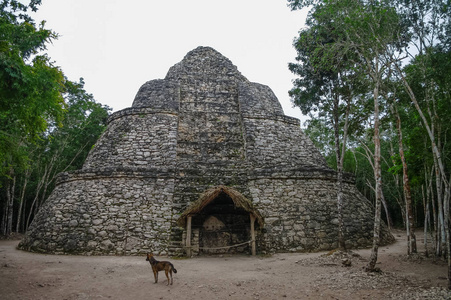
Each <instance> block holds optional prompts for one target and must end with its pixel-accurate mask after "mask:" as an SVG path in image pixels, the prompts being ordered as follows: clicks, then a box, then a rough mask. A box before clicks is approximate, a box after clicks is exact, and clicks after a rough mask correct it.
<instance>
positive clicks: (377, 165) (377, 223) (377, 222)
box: [366, 62, 382, 271]
mask: <svg viewBox="0 0 451 300" xmlns="http://www.w3.org/2000/svg"><path fill="white" fill-rule="evenodd" d="M376 63H377V62H376ZM376 69H378V67H377V66H376ZM373 98H374V177H375V180H376V187H375V189H376V195H375V202H376V203H375V213H374V232H373V247H372V249H371V255H370V260H369V261H368V265H367V266H366V270H367V271H375V270H376V262H377V253H378V250H379V243H380V228H381V196H382V174H381V143H380V133H379V81H376V82H375V87H374V92H373Z"/></svg>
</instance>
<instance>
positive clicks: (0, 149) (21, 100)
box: [0, 1, 65, 177]
mask: <svg viewBox="0 0 451 300" xmlns="http://www.w3.org/2000/svg"><path fill="white" fill-rule="evenodd" d="M39 3H40V1H31V3H30V4H29V5H28V6H26V5H23V4H21V3H20V2H18V1H2V2H1V4H0V9H1V10H0V145H2V146H0V160H1V165H0V177H1V176H5V175H6V174H8V173H9V172H11V168H12V167H13V166H14V165H24V164H25V163H26V160H27V158H26V152H25V153H24V152H23V151H21V149H20V148H21V145H22V144H23V143H29V142H35V141H36V140H37V138H38V136H39V134H41V133H42V132H43V131H45V130H46V129H47V126H48V124H49V122H54V123H59V122H60V121H61V119H62V115H63V113H64V99H63V96H62V92H63V91H64V81H65V79H64V75H63V73H62V72H61V70H59V69H58V68H57V67H55V66H53V64H52V63H51V61H50V59H49V58H48V57H47V56H46V55H45V54H41V55H39V52H40V51H41V50H44V49H45V45H46V43H48V42H50V41H51V40H52V39H54V38H56V35H55V34H54V33H53V32H51V31H50V30H46V29H44V24H41V25H40V27H39V28H37V27H36V26H35V24H34V23H33V21H32V20H31V18H30V17H29V16H28V15H27V14H26V12H27V10H28V9H32V10H35V9H36V6H37V5H38V4H39Z"/></svg>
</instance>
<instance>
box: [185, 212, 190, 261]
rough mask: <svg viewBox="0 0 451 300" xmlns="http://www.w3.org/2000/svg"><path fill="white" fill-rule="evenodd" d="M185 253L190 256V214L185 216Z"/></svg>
mask: <svg viewBox="0 0 451 300" xmlns="http://www.w3.org/2000/svg"><path fill="white" fill-rule="evenodd" d="M185 246H186V255H187V256H188V257H191V253H192V252H191V216H187V217H186V245H185Z"/></svg>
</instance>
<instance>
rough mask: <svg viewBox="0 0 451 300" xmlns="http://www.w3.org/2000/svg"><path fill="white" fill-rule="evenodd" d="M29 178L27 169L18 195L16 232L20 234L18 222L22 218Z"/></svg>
mask: <svg viewBox="0 0 451 300" xmlns="http://www.w3.org/2000/svg"><path fill="white" fill-rule="evenodd" d="M29 177H30V169H27V170H26V171H25V178H24V182H23V186H22V191H21V193H20V200H19V209H18V211H17V223H16V232H20V221H21V218H22V209H23V207H24V199H25V191H26V189H27V185H28V178H29Z"/></svg>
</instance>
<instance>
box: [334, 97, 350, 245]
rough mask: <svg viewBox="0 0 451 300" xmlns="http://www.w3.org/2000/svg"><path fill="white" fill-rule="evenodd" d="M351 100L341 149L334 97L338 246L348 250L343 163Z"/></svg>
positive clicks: (337, 113) (337, 109) (335, 99)
mask: <svg viewBox="0 0 451 300" xmlns="http://www.w3.org/2000/svg"><path fill="white" fill-rule="evenodd" d="M349 109H350V101H348V104H347V107H346V115H345V126H344V128H343V131H344V133H343V145H342V149H341V150H340V132H339V128H340V126H339V97H338V95H337V94H335V98H334V135H335V154H336V159H337V185H338V188H337V211H338V248H339V249H341V250H346V244H345V234H344V220H343V164H344V153H345V151H346V139H347V130H348V119H349Z"/></svg>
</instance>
